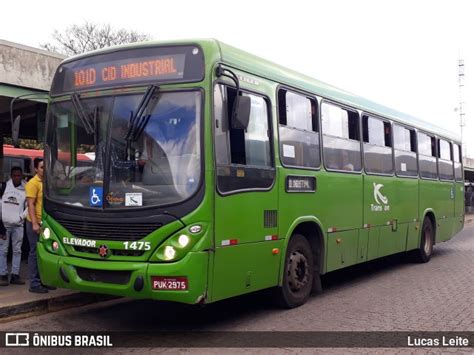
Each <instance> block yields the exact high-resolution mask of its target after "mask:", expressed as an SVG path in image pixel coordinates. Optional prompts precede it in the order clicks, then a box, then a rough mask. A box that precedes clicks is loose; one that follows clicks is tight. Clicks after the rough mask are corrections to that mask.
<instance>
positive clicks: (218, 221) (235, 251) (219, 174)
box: [209, 85, 280, 301]
mask: <svg viewBox="0 0 474 355" xmlns="http://www.w3.org/2000/svg"><path fill="white" fill-rule="evenodd" d="M243 95H244V96H247V97H248V98H250V118H249V121H248V124H247V125H246V127H244V125H245V124H244V125H239V124H238V123H236V122H231V121H230V119H229V117H230V116H231V112H232V107H233V106H234V100H235V98H236V90H235V89H234V88H232V87H229V86H225V85H216V86H215V88H214V115H215V117H214V130H215V131H214V133H215V140H214V141H215V157H216V174H215V176H216V193H215V196H216V197H215V218H214V221H215V222H214V223H215V228H214V231H215V239H214V242H215V253H214V262H213V269H212V270H211V273H212V281H211V282H212V284H211V285H210V290H209V297H210V300H211V301H216V300H220V299H223V298H227V297H231V296H235V295H239V294H243V293H247V292H251V291H255V290H259V289H263V288H267V287H270V286H274V285H276V284H277V280H278V266H279V261H280V256H279V255H274V254H273V253H272V250H273V248H275V247H276V246H277V245H278V243H279V241H278V240H274V239H276V234H277V225H276V221H277V214H276V208H277V188H276V187H275V186H274V185H275V181H276V180H275V166H274V161H273V154H272V153H271V128H270V127H271V126H270V124H271V123H270V115H269V112H270V105H269V103H268V101H267V100H266V99H265V98H264V97H263V96H259V95H254V94H247V93H244V94H243Z"/></svg>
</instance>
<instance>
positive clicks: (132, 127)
mask: <svg viewBox="0 0 474 355" xmlns="http://www.w3.org/2000/svg"><path fill="white" fill-rule="evenodd" d="M158 90H159V87H158V86H156V85H150V86H149V87H148V89H147V90H146V92H145V94H143V96H142V99H141V100H140V103H139V104H138V106H137V109H136V110H135V112H133V111H131V112H130V122H129V126H128V131H127V134H126V135H125V140H126V141H127V142H129V143H130V142H136V141H137V140H138V138H139V137H140V135H141V134H142V133H143V130H144V129H145V127H146V125H147V124H148V121H149V120H150V117H151V114H149V113H146V111H147V108H148V105H149V104H150V102H151V99H152V98H153V97H154V96H155V94H156V93H157V92H158Z"/></svg>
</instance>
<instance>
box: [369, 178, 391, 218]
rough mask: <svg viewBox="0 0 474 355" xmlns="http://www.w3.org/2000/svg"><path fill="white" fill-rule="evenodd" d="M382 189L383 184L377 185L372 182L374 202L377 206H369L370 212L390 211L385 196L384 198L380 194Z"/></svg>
mask: <svg viewBox="0 0 474 355" xmlns="http://www.w3.org/2000/svg"><path fill="white" fill-rule="evenodd" d="M382 187H383V184H377V183H375V182H374V200H375V202H376V203H377V204H373V203H371V204H370V210H371V211H372V212H382V211H385V212H386V211H390V205H389V204H388V198H387V196H384V195H383V194H382V192H380V190H381V189H382Z"/></svg>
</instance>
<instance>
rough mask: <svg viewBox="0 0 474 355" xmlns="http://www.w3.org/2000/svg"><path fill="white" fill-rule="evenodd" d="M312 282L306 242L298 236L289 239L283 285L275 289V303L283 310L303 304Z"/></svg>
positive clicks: (312, 266) (311, 260)
mask: <svg viewBox="0 0 474 355" xmlns="http://www.w3.org/2000/svg"><path fill="white" fill-rule="evenodd" d="M313 281H314V263H313V253H312V251H311V246H310V244H309V242H308V240H307V239H306V238H305V237H303V236H302V235H300V234H295V235H293V236H292V237H291V239H290V242H289V243H288V248H287V251H286V256H285V268H284V275H283V284H282V286H281V287H278V288H277V289H276V291H275V292H276V295H275V298H276V301H277V303H278V305H280V306H282V307H284V308H295V307H298V306H301V305H302V304H304V303H305V302H306V301H307V300H308V298H309V295H310V294H311V290H312V288H313Z"/></svg>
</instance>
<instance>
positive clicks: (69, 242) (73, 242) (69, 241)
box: [63, 237, 96, 248]
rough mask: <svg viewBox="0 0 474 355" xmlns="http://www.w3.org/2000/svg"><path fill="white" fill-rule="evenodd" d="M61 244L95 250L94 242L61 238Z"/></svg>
mask: <svg viewBox="0 0 474 355" xmlns="http://www.w3.org/2000/svg"><path fill="white" fill-rule="evenodd" d="M63 243H64V244H67V245H77V246H81V247H90V248H96V241H95V240H90V239H80V238H70V237H63Z"/></svg>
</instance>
